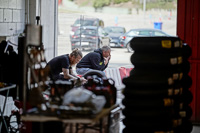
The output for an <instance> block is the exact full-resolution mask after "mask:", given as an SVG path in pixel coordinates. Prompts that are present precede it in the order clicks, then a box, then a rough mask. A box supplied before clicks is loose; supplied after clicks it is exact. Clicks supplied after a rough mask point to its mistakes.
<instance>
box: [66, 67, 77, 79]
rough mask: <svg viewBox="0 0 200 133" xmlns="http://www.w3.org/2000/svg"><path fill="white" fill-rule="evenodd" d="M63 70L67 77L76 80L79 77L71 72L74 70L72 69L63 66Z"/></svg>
mask: <svg viewBox="0 0 200 133" xmlns="http://www.w3.org/2000/svg"><path fill="white" fill-rule="evenodd" d="M62 71H63V74H64V78H65V79H74V80H76V79H77V78H78V77H75V76H73V75H71V74H70V71H72V70H71V69H66V68H62Z"/></svg>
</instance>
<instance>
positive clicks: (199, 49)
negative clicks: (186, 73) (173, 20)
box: [177, 0, 200, 122]
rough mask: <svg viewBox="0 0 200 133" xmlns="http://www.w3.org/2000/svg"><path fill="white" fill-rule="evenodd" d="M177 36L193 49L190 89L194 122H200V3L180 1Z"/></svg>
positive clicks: (193, 0)
mask: <svg viewBox="0 0 200 133" xmlns="http://www.w3.org/2000/svg"><path fill="white" fill-rule="evenodd" d="M177 13H178V14H177V35H178V36H179V37H180V38H181V39H182V40H183V41H184V42H186V43H187V44H188V45H190V46H191V48H192V56H191V57H190V62H191V72H190V76H191V77H192V81H193V84H192V86H191V88H190V90H191V92H192V93H193V96H194V98H193V102H192V103H191V107H192V109H193V116H192V118H191V120H192V121H194V122H200V82H199V81H200V1H199V0H178V11H177Z"/></svg>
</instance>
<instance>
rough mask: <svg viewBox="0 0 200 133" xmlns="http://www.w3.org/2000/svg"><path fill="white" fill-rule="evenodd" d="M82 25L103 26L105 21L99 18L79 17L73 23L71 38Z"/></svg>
mask: <svg viewBox="0 0 200 133" xmlns="http://www.w3.org/2000/svg"><path fill="white" fill-rule="evenodd" d="M80 26H97V27H102V28H103V27H104V22H103V20H101V19H99V18H85V17H82V18H78V19H76V21H75V22H74V24H72V25H71V31H70V39H71V37H72V36H73V35H74V33H75V31H76V30H77V29H78V28H79V27H80Z"/></svg>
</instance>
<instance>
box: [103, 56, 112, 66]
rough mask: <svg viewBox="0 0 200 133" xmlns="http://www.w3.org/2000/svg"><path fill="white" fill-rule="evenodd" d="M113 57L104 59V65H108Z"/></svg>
mask: <svg viewBox="0 0 200 133" xmlns="http://www.w3.org/2000/svg"><path fill="white" fill-rule="evenodd" d="M110 58H111V56H108V57H104V64H105V65H107V64H108V62H109V60H110Z"/></svg>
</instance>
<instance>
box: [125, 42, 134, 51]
mask: <svg viewBox="0 0 200 133" xmlns="http://www.w3.org/2000/svg"><path fill="white" fill-rule="evenodd" d="M126 48H127V50H128V52H133V49H132V48H131V46H130V43H128V44H127V46H126Z"/></svg>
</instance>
